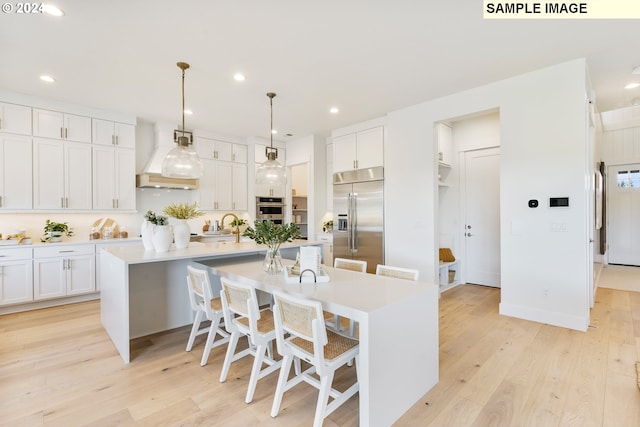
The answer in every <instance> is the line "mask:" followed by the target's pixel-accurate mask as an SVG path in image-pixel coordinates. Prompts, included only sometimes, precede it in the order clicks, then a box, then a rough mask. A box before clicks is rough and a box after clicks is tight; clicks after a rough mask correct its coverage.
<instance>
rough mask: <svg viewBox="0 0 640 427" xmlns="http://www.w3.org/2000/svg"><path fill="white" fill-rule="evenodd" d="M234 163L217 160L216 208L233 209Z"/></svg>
mask: <svg viewBox="0 0 640 427" xmlns="http://www.w3.org/2000/svg"><path fill="white" fill-rule="evenodd" d="M232 165H233V163H229V162H216V193H215V200H216V210H221V211H230V210H233V167H232Z"/></svg>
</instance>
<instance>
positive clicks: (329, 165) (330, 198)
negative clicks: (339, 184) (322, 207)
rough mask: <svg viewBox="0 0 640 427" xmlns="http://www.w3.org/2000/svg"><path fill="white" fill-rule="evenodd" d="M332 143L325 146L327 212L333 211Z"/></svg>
mask: <svg viewBox="0 0 640 427" xmlns="http://www.w3.org/2000/svg"><path fill="white" fill-rule="evenodd" d="M333 171H334V167H333V143H330V144H327V181H326V183H327V192H326V194H327V211H328V212H331V211H333Z"/></svg>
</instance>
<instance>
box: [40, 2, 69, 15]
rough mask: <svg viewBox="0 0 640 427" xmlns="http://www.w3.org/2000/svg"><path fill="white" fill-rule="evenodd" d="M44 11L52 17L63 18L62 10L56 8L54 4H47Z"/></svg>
mask: <svg viewBox="0 0 640 427" xmlns="http://www.w3.org/2000/svg"><path fill="white" fill-rule="evenodd" d="M42 10H43V11H44V13H48V14H49V15H51V16H63V15H64V12H63V11H62V9H59V8H57V7H55V6H54V5H52V4H45V5H44V6H43V8H42Z"/></svg>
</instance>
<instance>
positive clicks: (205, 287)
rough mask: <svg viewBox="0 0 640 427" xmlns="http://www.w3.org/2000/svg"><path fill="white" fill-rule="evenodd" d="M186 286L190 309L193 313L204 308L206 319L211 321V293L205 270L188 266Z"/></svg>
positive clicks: (207, 274)
mask: <svg viewBox="0 0 640 427" xmlns="http://www.w3.org/2000/svg"><path fill="white" fill-rule="evenodd" d="M187 286H188V287H189V302H190V303H191V308H192V309H193V310H194V311H196V310H202V309H203V308H204V311H205V312H206V313H207V316H208V318H209V319H211V318H212V317H211V316H212V313H213V311H212V309H211V300H212V299H213V291H212V290H211V281H210V280H209V273H208V272H207V270H203V269H201V268H196V267H193V266H191V265H188V266H187Z"/></svg>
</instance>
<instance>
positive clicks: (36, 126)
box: [33, 108, 91, 143]
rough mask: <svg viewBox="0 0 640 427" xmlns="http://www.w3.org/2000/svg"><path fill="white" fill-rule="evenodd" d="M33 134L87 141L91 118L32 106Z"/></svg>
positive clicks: (66, 139) (89, 139)
mask: <svg viewBox="0 0 640 427" xmlns="http://www.w3.org/2000/svg"><path fill="white" fill-rule="evenodd" d="M33 136H37V137H42V138H53V139H62V140H65V141H76V142H87V143H89V142H91V118H90V117H85V116H78V115H75V114H66V113H61V112H59V111H50V110H41V109H38V108H34V109H33Z"/></svg>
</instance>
